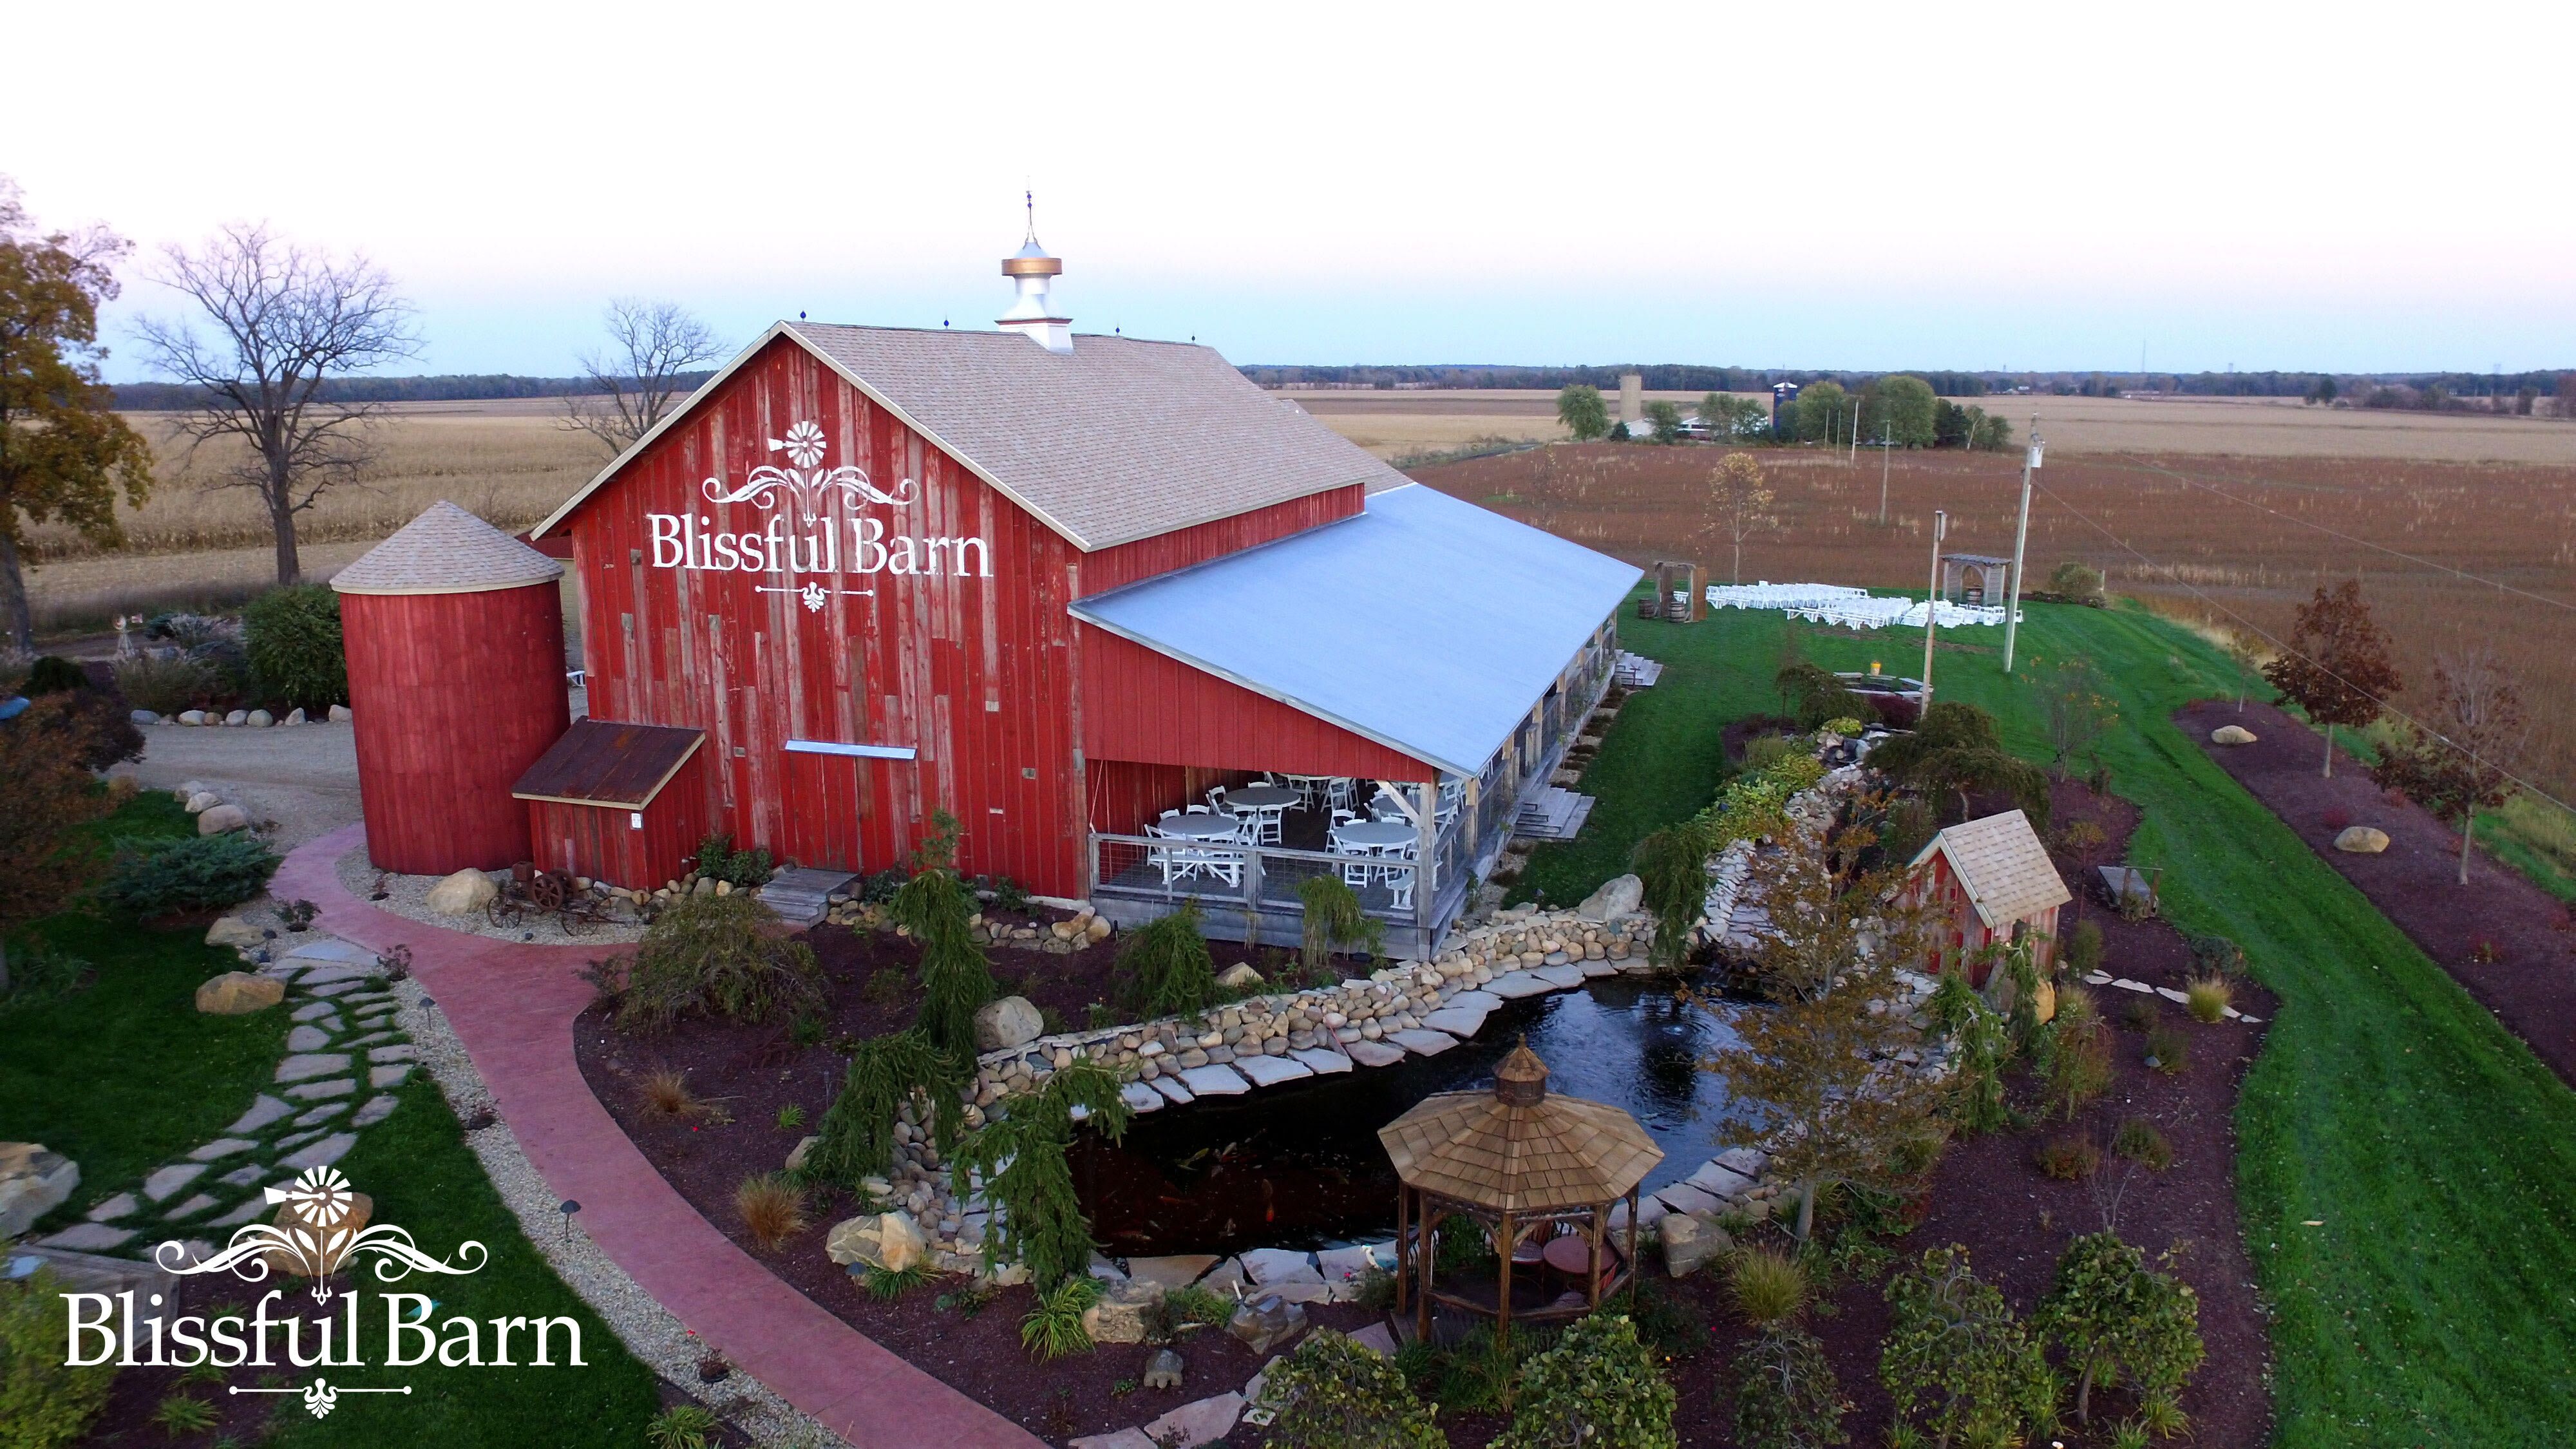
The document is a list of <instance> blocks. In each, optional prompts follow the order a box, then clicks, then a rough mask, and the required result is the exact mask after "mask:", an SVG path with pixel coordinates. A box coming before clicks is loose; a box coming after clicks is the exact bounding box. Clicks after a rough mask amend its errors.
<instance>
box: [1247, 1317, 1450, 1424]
mask: <svg viewBox="0 0 2576 1449" xmlns="http://www.w3.org/2000/svg"><path fill="white" fill-rule="evenodd" d="M1260 1407H1262V1408H1265V1409H1267V1410H1269V1411H1270V1413H1271V1415H1272V1418H1271V1422H1270V1426H1269V1428H1268V1430H1267V1431H1266V1439H1265V1442H1266V1443H1268V1444H1269V1445H1270V1449H1445V1446H1446V1445H1447V1444H1448V1442H1449V1439H1448V1436H1447V1435H1445V1434H1443V1433H1441V1432H1440V1429H1439V1427H1438V1426H1437V1425H1436V1424H1434V1423H1433V1422H1432V1411H1431V1408H1430V1406H1429V1405H1426V1404H1424V1403H1423V1402H1422V1401H1421V1400H1420V1399H1418V1398H1416V1397H1415V1396H1414V1393H1413V1389H1412V1387H1411V1386H1410V1385H1408V1384H1407V1383H1406V1382H1405V1380H1404V1373H1403V1371H1402V1370H1400V1369H1398V1368H1397V1367H1396V1366H1395V1363H1394V1361H1393V1360H1391V1359H1387V1358H1383V1357H1381V1356H1379V1355H1378V1354H1377V1353H1376V1352H1375V1351H1373V1350H1370V1349H1366V1348H1362V1347H1361V1346H1359V1345H1358V1344H1356V1343H1353V1342H1351V1341H1350V1340H1349V1339H1348V1338H1346V1337H1344V1336H1342V1335H1341V1334H1338V1333H1335V1332H1333V1331H1332V1330H1331V1329H1319V1330H1317V1331H1315V1332H1313V1333H1310V1334H1308V1335H1306V1340H1305V1342H1303V1343H1300V1344H1298V1345H1297V1348H1296V1350H1295V1351H1294V1352H1292V1353H1290V1354H1289V1355H1288V1356H1287V1357H1286V1358H1284V1359H1281V1360H1280V1361H1279V1362H1278V1363H1275V1364H1273V1365H1271V1366H1270V1368H1269V1369H1268V1371H1267V1372H1265V1373H1264V1375H1263V1376H1262V1380H1261V1399H1260Z"/></svg>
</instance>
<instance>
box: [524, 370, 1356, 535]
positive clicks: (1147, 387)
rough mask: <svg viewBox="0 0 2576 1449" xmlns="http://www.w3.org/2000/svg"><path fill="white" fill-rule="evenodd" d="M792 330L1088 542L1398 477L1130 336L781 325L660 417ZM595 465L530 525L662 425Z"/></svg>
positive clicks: (606, 473) (1272, 400) (675, 416)
mask: <svg viewBox="0 0 2576 1449" xmlns="http://www.w3.org/2000/svg"><path fill="white" fill-rule="evenodd" d="M782 335H783V336H786V337H790V338H793V339H794V340H795V341H796V342H798V343H799V344H801V345H803V346H804V347H805V348H806V349H807V350H808V351H810V352H812V353H813V354H814V355H815V356H817V357H819V358H821V359H822V360H823V361H824V362H826V363H828V364H830V365H831V366H832V368H833V369H834V370H836V371H838V372H839V373H840V374H841V375H842V376H844V377H846V378H848V379H849V380H850V382H851V383H852V384H853V385H854V386H856V387H858V388H859V389H860V390H861V391H863V392H865V393H868V394H869V395H871V396H872V397H874V398H876V399H877V400H878V401H879V402H882V403H884V404H885V405H887V406H888V407H890V408H892V409H893V410H894V411H895V412H896V413H898V414H900V415H901V416H902V417H903V419H904V421H906V422H907V423H909V424H911V425H912V426H914V427H916V428H918V429H920V430H921V431H922V432H924V433H926V434H928V435H929V436H930V437H931V438H932V439H933V440H935V441H937V442H938V443H939V444H941V445H942V446H943V447H945V448H946V449H947V450H948V451H950V452H951V453H953V454H955V455H956V456H957V457H958V458H959V459H961V460H962V461H964V462H965V463H966V465H967V466H968V467H970V468H971V469H973V470H974V471H975V473H976V474H977V475H979V476H981V477H982V478H984V479H985V480H986V481H987V482H989V483H991V484H992V485H993V486H994V487H996V488H999V489H1000V490H1001V491H1002V492H1003V493H1005V494H1006V495H1008V496H1009V497H1010V498H1011V499H1012V500H1013V501H1014V502H1016V503H1018V504H1019V505H1020V506H1021V507H1023V508H1026V509H1027V510H1028V511H1029V512H1031V513H1033V514H1035V515H1036V516H1037V517H1038V518H1039V519H1040V520H1041V521H1043V522H1045V523H1046V524H1047V526H1048V527H1050V528H1053V529H1054V530H1055V531H1056V532H1058V533H1061V534H1063V535H1064V536H1065V537H1066V538H1067V539H1069V540H1071V541H1072V542H1073V543H1074V544H1075V545H1076V546H1077V547H1080V548H1082V549H1084V550H1086V551H1089V550H1096V549H1103V548H1109V547H1113V546H1115V545H1117V544H1122V543H1132V542H1134V541H1135V540H1137V539H1140V538H1152V537H1154V536H1155V535H1157V534H1164V533H1169V532H1171V531H1173V530H1175V529H1180V528H1187V527H1189V526H1191V525H1193V524H1198V523H1205V522H1208V521H1210V520H1211V519H1218V518H1231V517H1233V516H1234V515H1236V514H1239V513H1244V512H1248V511H1250V510H1252V509H1256V508H1263V507H1267V506H1269V505H1271V504H1274V503H1284V502H1287V501H1288V500H1290V499H1292V498H1303V497H1306V496H1307V495H1309V494H1313V493H1321V492H1325V491H1327V490H1329V489H1334V488H1346V487H1349V486H1351V485H1353V484H1361V485H1365V486H1366V487H1367V488H1368V489H1369V490H1370V491H1371V492H1376V491H1379V490H1381V489H1385V488H1392V487H1396V486H1399V485H1401V484H1403V483H1404V482H1405V481H1406V479H1405V477H1404V475H1403V474H1401V473H1398V472H1396V471H1395V470H1394V469H1393V468H1390V467H1388V466H1387V465H1386V464H1384V463H1382V462H1380V461H1378V460H1377V459H1376V458H1374V457H1372V456H1370V455H1369V454H1368V453H1367V452H1365V451H1363V450H1362V449H1361V448H1359V447H1358V446H1357V445H1355V444H1353V443H1351V442H1350V441H1349V440H1347V439H1345V438H1343V437H1342V436H1341V435H1340V434H1338V433H1336V432H1334V431H1333V430H1332V429H1330V428H1328V427H1325V426H1324V425H1323V424H1322V423H1320V422H1317V421H1316V420H1315V419H1314V418H1313V417H1310V416H1309V415H1307V413H1306V411H1305V410H1304V409H1302V408H1300V407H1298V406H1296V405H1295V404H1293V403H1290V402H1288V401H1286V400H1284V399H1281V398H1277V397H1273V396H1271V395H1270V394H1268V393H1265V392H1263V391H1262V390H1261V389H1260V388H1259V387H1257V386H1255V385H1254V384H1253V383H1252V382H1251V381H1249V380H1248V379H1246V378H1245V377H1244V376H1243V374H1242V373H1240V372H1237V371H1236V370H1235V369H1234V366H1233V364H1231V363H1229V362H1227V361H1226V360H1225V358H1224V357H1223V356H1222V355H1220V354H1219V353H1218V352H1217V351H1216V349H1214V348H1212V347H1201V346H1197V345H1195V344H1191V343H1179V342H1148V341H1144V340H1141V339H1138V338H1133V337H1095V336H1090V335H1084V336H1080V337H1077V338H1075V339H1074V344H1073V351H1072V352H1071V353H1069V354H1064V353H1054V352H1049V351H1048V350H1047V349H1045V348H1044V347H1041V346H1039V345H1037V344H1036V343H1035V342H1032V341H1030V340H1029V339H1028V338H1026V337H1023V336H1021V335H1019V334H1018V333H1016V332H953V331H948V330H946V329H941V330H937V331H932V330H927V329H915V328H903V327H844V326H837V325H833V324H830V323H821V322H781V323H779V324H778V325H777V326H776V327H774V328H772V329H771V330H770V331H769V332H767V333H764V334H763V335H762V336H761V338H760V340H759V341H757V342H755V343H753V344H752V345H751V346H750V347H749V348H746V349H745V350H744V351H743V353H742V355H741V356H739V357H737V358H735V359H734V361H733V362H732V363H730V364H728V365H727V366H726V368H725V370H724V371H723V372H720V373H718V374H717V375H716V376H715V377H714V378H713V379H711V380H709V381H708V383H707V384H706V385H705V386H704V387H701V388H700V389H698V391H697V394H696V395H695V396H694V397H692V398H691V399H690V402H689V404H688V405H685V406H683V407H681V408H678V409H676V410H675V411H674V412H673V413H672V414H671V415H670V416H669V417H667V418H665V419H664V421H663V423H662V425H661V428H669V427H671V426H673V425H675V424H676V423H677V422H678V420H679V419H680V418H682V417H685V416H686V415H687V414H688V413H689V412H690V411H691V409H692V408H693V407H694V406H695V405H696V404H697V403H698V402H700V401H702V400H703V399H705V398H707V397H709V396H711V395H713V393H714V392H715V391H716V389H717V388H718V387H720V386H721V385H722V384H723V383H724V381H725V379H726V378H727V377H728V376H729V375H730V374H731V373H732V372H733V371H735V370H736V369H738V368H739V367H741V366H742V364H743V363H744V362H746V361H748V360H749V359H750V358H751V357H752V356H753V355H755V354H757V353H758V352H759V351H760V350H761V349H762V348H763V347H765V346H766V345H768V343H769V341H770V340H771V339H772V338H773V337H777V336H782ZM661 428H657V429H656V430H655V433H654V434H648V435H646V438H645V441H644V443H639V444H638V445H637V447H636V448H635V449H630V450H629V451H628V452H627V454H625V455H624V456H621V457H620V458H619V459H618V460H617V461H616V462H614V463H611V464H610V465H609V466H608V467H607V468H605V469H603V470H601V472H600V474H599V476H598V477H596V478H594V479H592V480H591V481H590V482H589V483H588V484H587V485H585V486H584V487H583V488H582V489H581V491H579V492H577V493H575V494H574V495H573V496H572V498H571V499H569V500H568V501H566V502H565V504H564V506H563V507H562V508H559V509H557V510H556V511H555V513H554V515H553V516H552V517H549V518H548V519H547V520H546V521H545V522H544V523H542V524H540V525H538V527H537V530H536V531H537V532H538V533H544V532H546V531H548V530H550V529H552V528H553V527H555V526H556V525H557V524H558V523H560V522H561V521H562V520H563V519H564V518H565V517H566V516H568V515H569V514H570V513H571V512H572V510H573V509H574V508H575V507H577V506H578V505H579V504H580V503H581V501H582V500H583V499H584V498H586V497H588V496H589V495H590V494H591V493H592V492H593V491H595V490H596V489H597V488H598V487H599V486H600V485H601V484H602V483H604V482H606V481H607V480H608V479H609V478H610V477H613V476H614V475H615V474H616V473H617V471H618V469H619V468H621V467H623V466H624V464H625V462H626V460H627V458H629V457H632V456H634V454H635V452H637V451H640V449H641V448H642V447H644V446H645V445H646V444H649V443H650V442H651V441H652V438H653V437H654V436H655V435H658V433H659V432H660V431H661Z"/></svg>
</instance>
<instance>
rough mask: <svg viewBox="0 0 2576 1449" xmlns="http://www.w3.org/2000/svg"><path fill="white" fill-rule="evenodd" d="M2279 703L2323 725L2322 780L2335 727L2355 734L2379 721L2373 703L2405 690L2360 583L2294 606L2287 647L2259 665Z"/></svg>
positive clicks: (2329, 767) (2330, 761)
mask: <svg viewBox="0 0 2576 1449" xmlns="http://www.w3.org/2000/svg"><path fill="white" fill-rule="evenodd" d="M2263 677H2264V678H2265V679H2268V680H2270V681H2271V682H2272V687H2273V688H2274V689H2277V690H2279V691H2281V700H2282V702H2283V703H2285V704H2296V705H2297V706H2298V707H2299V708H2301V709H2303V710H2305V711H2307V715H2308V718H2309V720H2311V721H2312V722H2314V723H2317V724H2321V725H2324V726H2325V729H2326V764H2325V777H2326V778H2327V779H2329V780H2331V779H2333V778H2334V732H2335V726H2337V725H2343V726H2345V727H2346V728H2349V729H2360V728H2362V727H2363V726H2365V725H2367V724H2369V723H2370V722H2371V721H2372V720H2375V719H2377V718H2379V710H2380V706H2379V702H2380V701H2381V700H2383V699H2385V698H2387V697H2388V696H2389V695H2392V694H2395V693H2396V692H2397V691H2398V690H2400V689H2403V688H2405V681H2404V680H2403V679H2402V678H2401V677H2400V676H2399V674H2398V673H2397V666H2396V664H2395V663H2393V662H2392V661H2391V660H2390V659H2389V657H2388V635H2387V633H2386V631H2384V630H2382V629H2381V628H2380V627H2379V624H2378V621H2376V620H2374V619H2372V618H2371V617H2370V605H2369V604H2368V603H2366V602H2364V601H2363V599H2362V597H2361V580H2359V579H2346V580H2344V581H2343V582H2342V583H2340V584H2337V585H2335V586H2334V587H2333V588H2331V589H2329V588H2327V587H2326V586H2325V585H2323V584H2319V585H2317V592H2316V597H2315V598H2313V599H2310V600H2309V601H2308V602H2307V603H2305V604H2302V605H2300V606H2299V614H2298V619H2297V622H2296V623H2294V624H2293V625H2292V626H2291V628H2290V644H2289V648H2288V649H2286V650H2284V651H2283V652H2282V654H2281V657H2279V658H2278V659H2275V660H2273V661H2272V662H2271V663H2269V664H2266V665H2264V666H2263Z"/></svg>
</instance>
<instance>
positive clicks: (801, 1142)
mask: <svg viewBox="0 0 2576 1449" xmlns="http://www.w3.org/2000/svg"><path fill="white" fill-rule="evenodd" d="M822 1140H823V1137H822V1134H821V1133H818V1132H817V1133H807V1134H806V1135H805V1136H803V1137H800V1138H798V1139H797V1140H796V1145H795V1147H793V1148H791V1149H789V1151H788V1153H787V1170H788V1171H789V1172H803V1171H804V1170H805V1159H806V1158H808V1157H811V1156H813V1155H814V1145H815V1144H816V1143H818V1142H821V1141H822Z"/></svg>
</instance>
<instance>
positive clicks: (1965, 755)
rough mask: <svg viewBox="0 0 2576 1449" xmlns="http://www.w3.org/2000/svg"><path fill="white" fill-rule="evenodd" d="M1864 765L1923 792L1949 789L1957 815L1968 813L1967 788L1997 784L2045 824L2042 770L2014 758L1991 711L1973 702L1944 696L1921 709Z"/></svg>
mask: <svg viewBox="0 0 2576 1449" xmlns="http://www.w3.org/2000/svg"><path fill="white" fill-rule="evenodd" d="M1869 763H1870V767H1871V768H1872V769H1875V770H1878V771H1881V772H1882V773H1884V774H1886V775H1888V776H1890V777H1892V778H1894V779H1897V780H1901V781H1903V782H1905V783H1906V784H1908V785H1911V786H1913V787H1914V788H1915V789H1917V790H1921V791H1923V792H1924V793H1925V794H1927V795H1932V794H1954V795H1956V796H1958V799H1959V818H1960V819H1962V820H1964V819H1966V818H1967V816H1968V794H1969V792H1970V791H1972V790H2000V791H2003V792H2005V793H2008V794H2010V795H2011V796H2012V797H2013V803H2014V804H2016V805H2019V806H2020V807H2021V810H2022V813H2023V814H2024V815H2027V816H2029V817H2030V823H2031V828H2033V829H2035V830H2045V829H2047V828H2048V772H2047V771H2045V770H2042V769H2041V768H2040V767H2039V766H2037V765H2034V764H2031V763H2030V762H2029V761H2027V760H2021V759H2016V758H2014V757H2013V756H2012V755H2011V754H2010V753H2008V752H2007V751H2006V750H2005V749H2004V747H2003V739H2002V736H2001V735H2000V734H1999V733H1998V732H1997V731H1996V729H1995V717H1994V716H1993V715H1990V714H1988V713H1986V712H1985V711H1984V710H1982V709H1979V708H1977V707H1976V706H1975V705H1973V704H1962V703H1959V702H1957V701H1953V700H1944V701H1942V702H1940V703H1938V704H1935V705H1933V706H1932V707H1931V708H1930V709H1927V710H1925V711H1923V718H1922V720H1921V721H1920V722H1918V723H1917V724H1916V725H1915V727H1914V732H1913V733H1911V734H1903V735H1898V736H1896V737H1895V738H1894V739H1891V740H1889V741H1888V742H1887V743H1885V744H1883V745H1880V746H1879V747H1878V748H1877V749H1876V750H1873V751H1872V752H1871V753H1870V757H1869Z"/></svg>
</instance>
